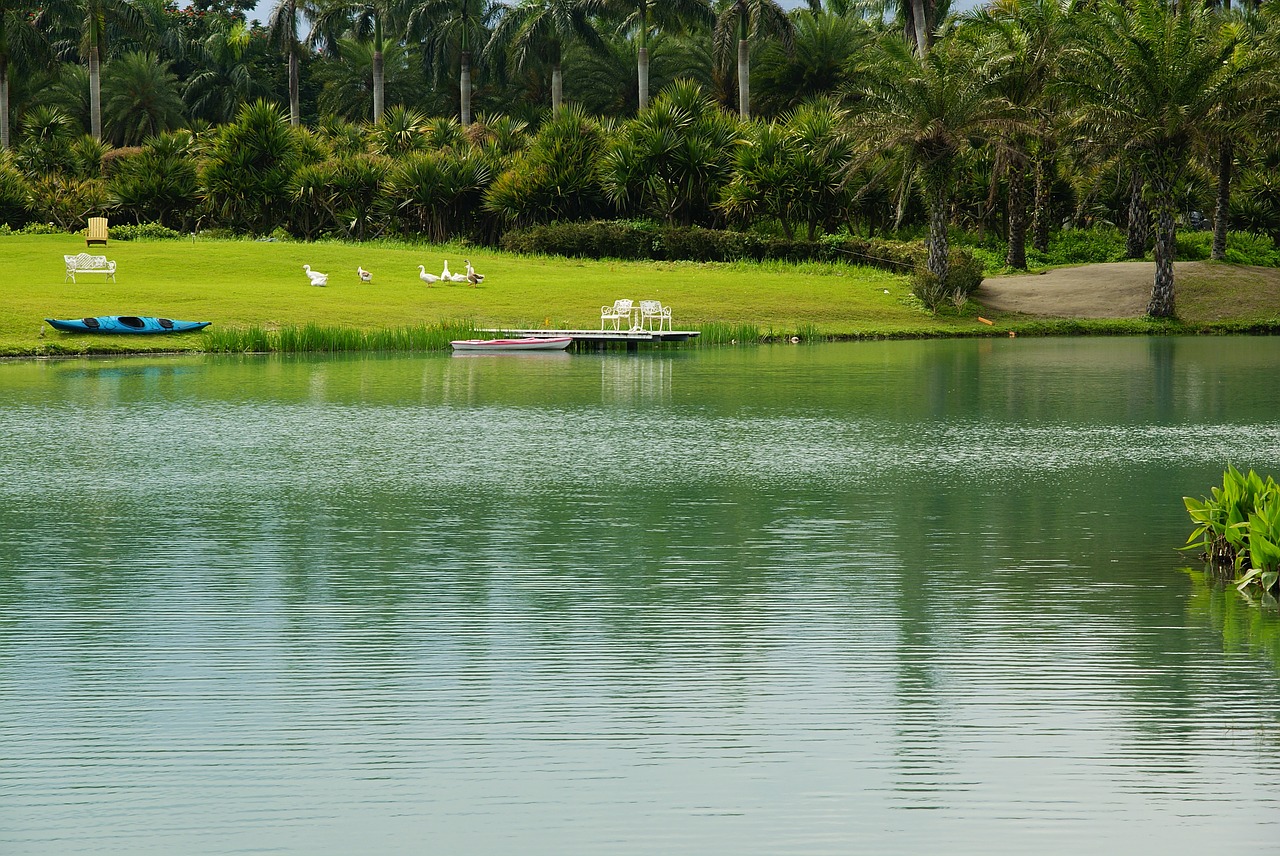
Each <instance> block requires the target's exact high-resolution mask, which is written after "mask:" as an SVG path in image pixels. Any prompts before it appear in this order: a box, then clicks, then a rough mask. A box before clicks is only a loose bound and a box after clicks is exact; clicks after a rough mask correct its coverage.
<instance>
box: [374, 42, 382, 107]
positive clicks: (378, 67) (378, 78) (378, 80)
mask: <svg viewBox="0 0 1280 856" xmlns="http://www.w3.org/2000/svg"><path fill="white" fill-rule="evenodd" d="M382 96H383V91H382V51H381V50H380V49H376V50H374V52H373V121H374V122H375V123H377V122H381V121H382Z"/></svg>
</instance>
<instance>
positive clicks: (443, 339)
mask: <svg viewBox="0 0 1280 856" xmlns="http://www.w3.org/2000/svg"><path fill="white" fill-rule="evenodd" d="M475 336H476V329H475V324H473V323H472V322H470V321H447V322H444V323H442V324H431V325H417V326H412V327H393V328H386V329H375V330H358V329H354V328H347V327H336V326H332V327H331V326H326V325H320V324H302V325H290V326H284V327H280V328H279V329H274V330H267V329H263V328H261V327H247V328H238V327H228V328H222V329H218V330H210V331H208V335H207V336H204V337H202V339H201V345H202V346H203V347H204V350H205V351H207V352H209V353H215V354H244V353H280V354H302V353H337V352H344V351H396V352H402V353H405V352H427V351H445V350H448V349H449V343H450V342H452V341H453V340H454V339H471V338H475Z"/></svg>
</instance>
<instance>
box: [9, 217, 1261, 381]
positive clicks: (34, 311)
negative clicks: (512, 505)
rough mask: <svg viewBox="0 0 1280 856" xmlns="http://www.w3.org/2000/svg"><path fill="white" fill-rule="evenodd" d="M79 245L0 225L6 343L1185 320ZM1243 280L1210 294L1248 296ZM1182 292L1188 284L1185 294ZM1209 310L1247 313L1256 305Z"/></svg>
mask: <svg viewBox="0 0 1280 856" xmlns="http://www.w3.org/2000/svg"><path fill="white" fill-rule="evenodd" d="M84 250H85V247H84V242H83V239H81V238H78V237H75V236H70V235H13V236H4V237H0V258H3V260H4V264H3V265H0V355H6V356H20V355H40V354H47V355H53V354H74V353H87V352H139V351H173V350H220V351H227V350H240V351H243V350H260V349H285V350H430V349H434V348H437V347H447V343H448V341H449V338H457V337H458V336H459V335H463V334H465V333H467V332H469V331H470V330H472V329H474V328H486V327H496V328H507V329H516V328H523V327H531V328H561V329H564V328H588V329H594V328H597V327H598V326H599V323H600V307H601V305H603V304H607V303H612V302H613V300H614V299H616V298H619V297H631V298H633V299H636V300H640V299H647V298H655V299H658V300H661V301H662V302H663V303H666V304H669V305H670V306H672V307H673V311H674V323H675V326H676V328H677V329H695V330H703V331H705V333H706V337H705V338H706V339H707V340H708V341H729V340H737V341H746V340H751V339H753V338H761V337H769V338H780V337H787V338H789V337H791V336H798V337H800V338H801V339H804V340H813V339H824V338H855V337H913V336H955V335H990V334H992V333H996V334H999V335H1005V334H1006V332H1007V331H1008V330H1010V329H1023V330H1025V331H1026V332H1049V333H1052V332H1063V333H1081V332H1118V333H1133V332H1183V331H1185V325H1180V324H1176V323H1175V324H1161V325H1152V324H1150V323H1148V322H1145V321H1122V322H1090V323H1088V324H1084V325H1082V324H1081V323H1080V322H1069V321H1063V322H1061V323H1060V327H1058V328H1055V326H1054V325H1055V323H1058V322H1054V321H1052V320H1050V321H1045V320H1044V319H1037V320H1031V319H1016V318H1007V319H996V320H997V321H998V322H1000V323H998V324H997V326H996V327H994V328H993V327H988V326H986V325H983V324H980V323H978V321H977V320H976V318H975V317H974V316H975V315H976V314H977V312H978V311H979V310H978V308H977V307H971V308H970V311H969V312H968V313H966V314H959V315H958V314H956V313H954V311H952V312H951V313H950V314H948V313H945V312H944V313H943V314H941V315H940V316H938V317H934V316H932V315H930V314H929V313H928V312H926V311H924V310H923V308H921V306H920V304H919V302H918V301H916V300H915V299H914V298H913V297H912V296H911V294H910V290H909V286H908V282H907V279H906V277H903V276H898V275H894V274H890V273H885V272H883V271H877V270H871V269H867V268H859V267H855V266H851V265H843V264H800V265H795V264H784V263H767V262H766V263H709V264H704V263H694V262H616V261H587V260H580V259H562V258H530V257H524V256H515V255H510V254H504V253H497V252H493V251H490V250H481V249H476V248H469V249H461V248H458V247H431V246H411V245H406V244H403V243H369V244H362V245H354V244H345V243H319V244H303V243H290V242H281V243H266V242H253V241H220V240H198V241H195V242H192V241H190V240H183V241H127V242H126V241H113V242H111V244H110V246H109V247H107V248H106V250H105V251H104V250H102V249H95V250H94V251H93V252H95V253H98V254H102V253H105V255H107V256H108V257H109V258H111V259H113V260H115V261H116V263H117V268H118V272H117V276H116V278H117V280H118V281H117V282H109V281H104V278H103V277H102V276H100V275H80V276H78V277H77V279H78V280H79V281H78V282H75V283H71V282H64V281H63V280H64V275H65V269H64V264H63V260H62V256H63V254H64V253H78V252H81V251H84ZM446 258H447V259H448V260H449V265H450V268H451V269H453V270H455V271H458V270H462V269H463V268H464V267H465V260H466V259H467V258H470V259H471V261H472V263H473V265H474V266H475V267H476V269H477V270H478V271H480V272H481V273H483V274H485V276H486V279H485V281H484V282H483V283H482V284H481V285H480V286H479V287H477V288H471V287H468V286H467V285H464V284H455V285H444V284H436V285H434V286H431V287H427V286H425V285H424V284H423V283H422V282H421V281H420V280H419V278H418V265H420V264H422V265H425V266H426V267H427V270H428V271H429V272H435V273H438V272H439V271H440V268H441V266H442V264H443V262H444V260H445V259H446ZM304 264H309V265H311V267H312V268H314V269H316V270H319V271H324V272H326V273H328V274H329V285H328V287H325V288H316V287H313V286H311V285H310V284H309V282H308V279H307V277H306V275H305V274H304V272H303V270H302V266H303V265H304ZM357 266H362V267H364V268H366V269H368V270H371V271H373V281H372V282H370V283H362V282H360V281H359V278H358V277H357V275H356V267H357ZM1179 287H1180V289H1182V288H1183V286H1182V284H1181V283H1180V285H1179ZM1215 287H1216V286H1215ZM1239 287H1240V286H1239V285H1238V284H1233V288H1232V290H1231V293H1227V292H1223V291H1222V290H1221V288H1218V290H1217V291H1213V292H1212V293H1211V294H1210V297H1209V298H1206V299H1208V300H1209V301H1210V302H1211V303H1213V304H1215V306H1216V304H1218V303H1229V304H1231V305H1233V306H1237V307H1238V306H1242V305H1251V304H1249V303H1248V301H1242V300H1241V297H1240V295H1239V293H1238V289H1239ZM1185 295H1186V292H1185V291H1180V300H1184V301H1186V300H1187V299H1188V297H1187V296H1185ZM1191 299H1192V301H1194V300H1195V299H1196V298H1195V294H1194V292H1193V293H1192V295H1191ZM1201 302H1202V303H1203V302H1204V301H1201ZM1184 305H1186V304H1185V303H1184ZM1193 305H1199V304H1194V303H1193ZM1205 311H1206V312H1208V313H1210V314H1212V313H1213V312H1216V311H1218V310H1217V309H1215V308H1213V307H1210V308H1209V309H1206V310H1205ZM88 315H159V316H163V317H170V318H178V319H184V320H197V321H212V322H213V326H212V327H210V328H209V330H208V331H206V332H205V333H203V334H187V335H172V336H159V337H146V336H137V337H133V336H116V337H108V336H92V335H73V334H66V333H60V332H57V331H54V330H53V329H52V328H50V327H49V326H48V325H46V324H45V323H44V319H45V318H79V317H83V316H88ZM988 317H990V313H988ZM1194 323H1195V324H1196V326H1198V327H1204V326H1205V324H1204V323H1203V322H1200V321H1196V322H1194ZM1212 323H1223V324H1224V325H1226V324H1228V323H1236V324H1239V325H1244V328H1248V324H1249V323H1250V319H1249V318H1247V317H1223V318H1217V319H1215V320H1214V321H1213V322H1211V324H1212ZM1210 326H1211V325H1210Z"/></svg>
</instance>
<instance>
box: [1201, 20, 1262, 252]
mask: <svg viewBox="0 0 1280 856" xmlns="http://www.w3.org/2000/svg"><path fill="white" fill-rule="evenodd" d="M1227 14H1228V17H1227V18H1226V19H1224V21H1223V25H1222V30H1221V35H1222V36H1223V37H1224V38H1227V39H1233V40H1235V41H1236V42H1238V45H1239V46H1238V47H1237V49H1236V50H1235V51H1234V52H1233V53H1232V55H1231V62H1232V64H1234V65H1237V66H1243V68H1241V70H1240V72H1239V73H1237V74H1234V75H1232V79H1231V82H1230V83H1229V85H1228V88H1226V89H1224V91H1223V99H1222V101H1221V102H1220V103H1219V104H1217V105H1216V107H1215V109H1214V112H1213V115H1212V117H1211V119H1212V121H1211V125H1210V129H1211V136H1212V137H1213V140H1212V142H1213V143H1215V146H1214V148H1215V149H1216V151H1215V154H1216V155H1217V164H1216V167H1217V170H1216V171H1217V178H1218V182H1217V198H1216V200H1215V204H1214V209H1213V246H1212V249H1211V250H1210V253H1209V257H1210V258H1211V259H1215V260H1217V261H1221V260H1223V259H1225V258H1226V256H1227V225H1228V222H1229V220H1230V215H1231V178H1232V172H1233V171H1234V167H1235V157H1236V153H1235V148H1236V143H1237V141H1238V140H1247V139H1249V138H1250V137H1251V136H1252V135H1253V130H1254V128H1255V127H1258V126H1261V127H1267V126H1268V124H1269V123H1267V122H1266V121H1263V122H1259V121H1258V116H1259V113H1260V112H1261V111H1260V106H1261V105H1263V104H1265V103H1267V102H1268V101H1272V100H1273V99H1274V98H1275V95H1276V92H1275V87H1274V82H1273V80H1272V75H1270V74H1261V75H1260V74H1258V73H1257V72H1258V71H1259V70H1261V69H1263V68H1275V61H1276V58H1277V49H1276V47H1275V39H1274V37H1273V38H1270V39H1268V38H1267V36H1266V34H1265V32H1264V31H1263V27H1262V25H1263V23H1264V22H1263V19H1262V17H1261V16H1259V15H1233V14H1231V13H1229V12H1228V13H1227Z"/></svg>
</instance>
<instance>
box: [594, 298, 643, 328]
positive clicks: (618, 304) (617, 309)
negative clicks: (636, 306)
mask: <svg viewBox="0 0 1280 856" xmlns="http://www.w3.org/2000/svg"><path fill="white" fill-rule="evenodd" d="M634 302H635V301H632V300H626V299H623V300H615V301H613V305H612V306H601V307H600V329H601V330H603V329H604V322H606V321H612V322H613V329H615V330H619V329H621V326H620V324H621V322H622V321H626V322H627V329H628V330H630V329H631V305H632V304H633V303H634Z"/></svg>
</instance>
